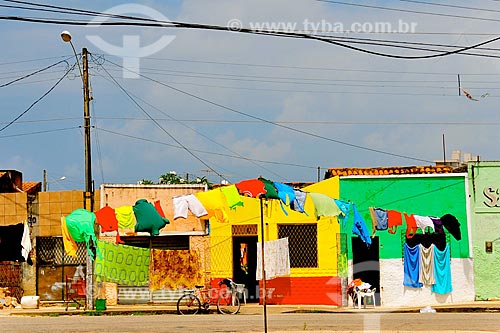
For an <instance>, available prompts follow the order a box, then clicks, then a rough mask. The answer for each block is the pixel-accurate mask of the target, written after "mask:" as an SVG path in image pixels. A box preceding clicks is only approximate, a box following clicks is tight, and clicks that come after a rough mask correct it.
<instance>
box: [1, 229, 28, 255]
mask: <svg viewBox="0 0 500 333" xmlns="http://www.w3.org/2000/svg"><path fill="white" fill-rule="evenodd" d="M23 233H24V223H18V224H13V225H7V226H0V261H19V262H23V261H24V257H23V255H22V246H21V241H22V239H23Z"/></svg>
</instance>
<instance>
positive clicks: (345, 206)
mask: <svg viewBox="0 0 500 333" xmlns="http://www.w3.org/2000/svg"><path fill="white" fill-rule="evenodd" d="M333 201H335V204H336V205H337V207H339V209H340V211H341V212H342V214H340V215H339V216H337V218H338V220H339V223H340V226H341V227H342V228H345V227H346V224H347V221H348V220H349V212H350V211H351V203H350V202H347V201H344V200H340V199H333Z"/></svg>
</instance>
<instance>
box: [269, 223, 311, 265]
mask: <svg viewBox="0 0 500 333" xmlns="http://www.w3.org/2000/svg"><path fill="white" fill-rule="evenodd" d="M285 237H288V247H289V251H290V267H291V268H305V267H318V231H317V225H316V224H309V223H308V224H278V238H285Z"/></svg>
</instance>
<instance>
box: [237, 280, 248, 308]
mask: <svg viewBox="0 0 500 333" xmlns="http://www.w3.org/2000/svg"><path fill="white" fill-rule="evenodd" d="M235 286H236V296H237V297H239V294H241V295H243V303H244V304H247V293H246V292H245V285H244V284H241V283H235Z"/></svg>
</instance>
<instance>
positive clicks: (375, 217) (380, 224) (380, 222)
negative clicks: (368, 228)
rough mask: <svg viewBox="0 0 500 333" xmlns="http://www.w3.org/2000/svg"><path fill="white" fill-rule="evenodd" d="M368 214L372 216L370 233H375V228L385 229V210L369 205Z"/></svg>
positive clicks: (386, 217) (386, 225)
mask: <svg viewBox="0 0 500 333" xmlns="http://www.w3.org/2000/svg"><path fill="white" fill-rule="evenodd" d="M369 209H370V215H371V217H372V225H373V229H372V235H375V232H376V231H377V230H387V227H388V214H387V211H386V210H384V209H381V208H375V207H370V208H369Z"/></svg>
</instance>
